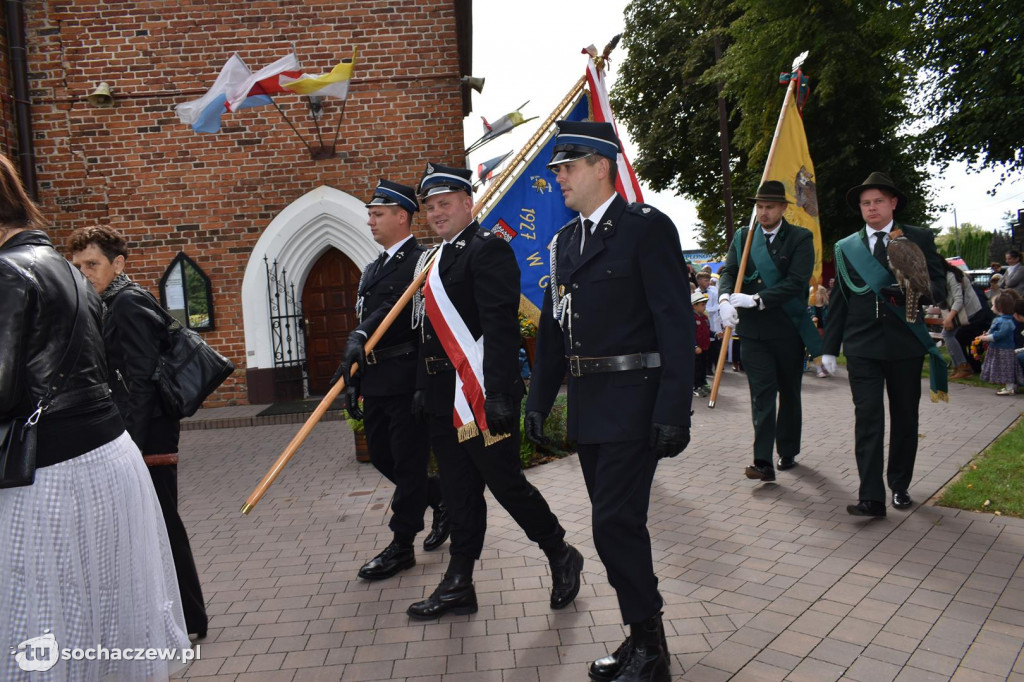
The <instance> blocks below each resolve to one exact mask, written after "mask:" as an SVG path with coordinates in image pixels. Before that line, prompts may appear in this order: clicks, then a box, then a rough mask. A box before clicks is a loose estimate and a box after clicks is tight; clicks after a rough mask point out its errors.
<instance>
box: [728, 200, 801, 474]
mask: <svg viewBox="0 0 1024 682" xmlns="http://www.w3.org/2000/svg"><path fill="white" fill-rule="evenodd" d="M751 201H753V202H754V206H755V215H756V217H757V222H758V225H760V227H759V228H754V229H755V232H754V236H753V238H752V239H751V244H750V256H749V259H748V261H747V265H746V269H745V271H744V277H743V286H742V287H739V288H740V289H741V290H742V293H734V291H735V290H736V288H737V287H736V275H737V274H738V272H739V265H740V259H741V258H742V256H743V245H744V244H745V243H746V239H747V228H743V229H741V230H739V232H737V233H736V236H735V237H734V238H733V242H732V245H731V246H730V247H729V253H728V255H727V256H726V259H725V265H724V266H723V267H722V270H721V273H720V274H721V280H720V281H719V285H718V287H719V288H718V292H719V293H718V296H719V306H720V308H719V312H720V314H721V315H722V324H724V325H726V326H729V327H736V332H737V334H738V335H739V336H740V338H742V339H743V341H742V342H741V343H742V344H743V368H744V369H745V370H746V373H747V383H748V384H749V385H750V403H751V405H750V412H751V417H752V418H753V422H754V463H753V465H751V466H748V467H747V469H746V472H745V473H746V476H747V478H753V479H756V480H759V481H765V482H769V481H774V480H775V466H774V465H773V464H772V459H773V457H772V455H773V453H774V452H775V451H776V449H778V453H779V461H778V464H779V469H780V470H786V469H792V468H793V467H794V466H796V456H797V455H798V454H799V453H800V430H801V424H802V415H803V412H802V408H801V406H800V382H801V381H802V379H803V375H804V372H803V362H804V347H805V346H806V348H807V350H808V351H809V352H810V353H811V356H812V357H818V356H819V355H821V337H820V336H819V335H818V330H817V329H815V328H814V324H813V323H812V322H811V319H810V317H809V316H808V314H807V287H808V285H809V284H810V281H811V274H812V273H813V272H814V236H813V235H812V234H811V231H810V230H806V229H804V228H802V227H800V226H798V225H791V224H790V223H789V222H787V221H786V219H785V218H783V217H782V216H783V214H784V213H785V212H786V208H787V207H788V206H789V204H790V203H791V202H790V201H789V199H787V198H786V188H785V186H784V185H783V184H782V183H781V182H779V181H777V180H769V181H767V182H765V183H764V184H763V185H761V187H760V188H759V189H758V190H757V195H756V196H754V197H753V198H751ZM776 397H778V413H776V408H775V400H776Z"/></svg>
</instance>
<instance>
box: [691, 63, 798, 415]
mask: <svg viewBox="0 0 1024 682" xmlns="http://www.w3.org/2000/svg"><path fill="white" fill-rule="evenodd" d="M806 58H807V53H806V52H804V53H803V54H801V55H800V56H798V57H797V58H796V59H795V60H794V61H793V69H792V71H794V72H795V71H797V70H798V69H799V68H800V65H801V64H803V63H804V59H806ZM795 88H796V79H791V80H790V81H789V86H788V87H787V88H786V96H785V98H784V99H783V100H782V111H780V112H779V121H778V123H776V124H775V136H774V137H772V146H771V148H770V149H769V150H768V161H767V162H765V164H764V172H762V173H761V182H760V183H758V186H760V185H763V184H764V183H765V181H766V180H767V179H768V173H769V171H770V170H771V167H772V160H773V159H774V158H775V148H776V147H777V146H778V143H779V134H780V133H781V132H782V122H783V121H784V120H785V119H786V109H788V108H789V107H788V106H787V105H788V104H789V97H790V95H791V94H792V93H793V91H794V90H795ZM756 219H757V209H756V208H755V209H754V210H753V211H751V213H750V225H749V227H748V228H747V238H746V239H745V240H743V255H742V256H741V257H740V265H739V268H738V269H737V270H736V284H735V285H734V286H733V292H734V293H737V294H739V293H742V290H743V276H744V275H745V274H746V270H747V259H748V258H749V257H750V245H751V244H752V243H753V237H754V225H755V224H756ZM730 248H732V245H731V244H730ZM731 339H732V327H726V328H725V329H723V330H722V350H721V351H720V352H719V353H718V364H717V365H716V366H715V379H714V381H713V382H712V383H711V396H710V397H709V398H708V407H714V406H715V400H716V399H717V398H718V388H719V386H721V384H722V371H723V370H724V369H725V360H726V358H727V357H728V355H729V341H730V340H731Z"/></svg>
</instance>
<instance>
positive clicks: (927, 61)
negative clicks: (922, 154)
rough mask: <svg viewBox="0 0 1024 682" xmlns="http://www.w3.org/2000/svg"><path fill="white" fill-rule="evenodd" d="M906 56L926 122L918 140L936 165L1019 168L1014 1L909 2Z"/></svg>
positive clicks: (1022, 48) (1022, 131) (1023, 103)
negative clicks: (911, 17) (918, 74)
mask: <svg viewBox="0 0 1024 682" xmlns="http://www.w3.org/2000/svg"><path fill="white" fill-rule="evenodd" d="M912 6H913V8H914V9H915V10H916V20H915V21H914V24H913V27H912V30H911V31H910V32H909V33H908V35H909V36H910V39H911V44H910V46H909V49H908V53H907V54H908V55H909V56H911V57H912V63H913V65H914V66H916V67H918V68H920V69H921V70H922V78H921V79H920V84H921V91H922V92H921V96H922V101H923V105H924V109H925V112H926V113H927V114H928V115H929V116H930V117H931V120H932V121H933V124H932V125H931V126H930V127H929V128H928V129H927V130H926V131H925V133H924V135H923V139H924V141H925V143H926V144H927V145H928V147H929V149H930V150H931V154H932V158H933V159H934V160H935V161H936V162H938V163H940V164H941V165H943V166H944V165H945V164H947V163H948V162H949V161H951V160H962V161H966V162H967V163H968V164H971V165H973V166H975V167H978V166H980V167H989V168H996V167H1000V166H1001V167H1003V169H1004V174H1003V178H1004V179H1005V177H1006V175H1007V174H1008V173H1009V172H1016V173H1020V172H1022V171H1024V151H1022V150H1024V40H1022V39H1021V36H1022V35H1024V12H1022V11H1021V6H1020V3H1019V2H1017V1H1016V0H990V1H987V2H978V1H977V0H913V1H912Z"/></svg>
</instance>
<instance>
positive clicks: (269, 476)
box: [242, 36, 619, 514]
mask: <svg viewBox="0 0 1024 682" xmlns="http://www.w3.org/2000/svg"><path fill="white" fill-rule="evenodd" d="M618 39H619V36H615V38H613V39H612V40H611V42H609V43H608V45H606V46H605V48H604V53H603V54H602V55H601V56H600V57H598V59H599V60H601V62H600V64H599V65H601V64H603V60H606V59H607V58H608V55H609V54H610V53H611V51H612V50H613V49H614V48H615V45H616V44H617V43H618ZM586 83H587V77H586V75H584V76H582V77H581V78H580V79H579V80H578V81H577V82H576V84H575V85H573V86H572V88H571V89H570V90H569V93H568V94H567V95H566V96H565V97H563V98H562V101H561V102H559V103H558V106H557V107H556V108H555V110H554V111H552V112H551V115H550V116H549V117H548V118H547V120H545V121H544V123H543V124H542V125H541V127H540V128H539V129H538V130H537V132H536V133H534V134H533V137H531V138H530V140H529V141H528V142H527V143H526V145H524V146H523V148H522V150H520V152H519V154H517V155H516V156H515V158H513V159H512V163H510V164H509V165H508V166H507V167H506V168H505V170H504V172H502V174H501V175H500V176H499V177H498V179H497V180H496V181H495V182H493V183H491V185H490V186H489V187H488V188H487V191H486V192H484V194H483V196H482V197H481V198H480V201H479V202H475V203H474V205H473V218H474V219H475V218H476V216H477V215H478V214H479V213H480V212H481V211H482V210H483V208H484V206H485V205H486V203H487V202H488V201H489V200H490V199H491V198H492V197H493V195H494V193H495V192H496V191H497V190H498V188H499V187H501V186H502V184H503V183H504V182H505V181H506V180H507V179H508V178H509V177H510V176H511V175H512V171H513V170H514V169H515V167H516V165H518V164H519V163H520V162H522V161H523V159H525V158H526V156H527V154H528V153H529V152H530V150H531V149H532V148H533V147H534V146H535V145H536V144H537V142H538V141H539V140H540V139H541V138H542V137H543V136H544V134H545V133H546V132H547V130H548V128H550V127H551V126H552V125H554V123H555V121H556V120H557V119H558V117H559V116H560V115H561V114H562V111H563V110H564V109H565V107H566V106H567V105H568V104H569V103H570V102H572V100H573V99H574V98H575V97H576V95H578V94H579V93H580V91H581V90H582V89H583V86H585V85H586ZM346 101H347V98H346ZM342 106H343V107H344V103H343V104H342ZM282 114H283V112H282ZM339 126H340V122H339ZM303 141H305V140H303ZM307 146H308V145H307ZM438 252H439V251H438ZM435 258H437V252H435V254H434V255H433V256H432V257H431V259H430V261H429V262H428V263H427V265H426V266H425V267H424V268H423V272H421V273H420V274H419V276H418V277H416V278H415V279H413V281H412V283H411V284H409V287H408V288H407V289H406V290H405V292H404V293H403V294H402V296H401V298H399V299H398V301H397V302H396V303H395V305H394V306H392V307H391V310H390V311H388V314H387V316H386V317H385V318H384V319H383V320H381V323H380V325H379V326H378V327H377V329H376V331H374V332H373V335H371V336H370V338H369V339H367V341H366V344H365V345H364V346H363V348H364V349H365V350H366V351H367V352H369V351H371V350H373V348H374V347H375V346H376V345H377V343H378V342H379V341H380V339H381V337H382V336H384V333H385V332H386V331H387V330H388V329H389V328H390V327H391V325H392V324H394V322H395V320H396V319H397V318H398V316H399V315H400V314H401V312H402V310H404V309H405V306H406V305H408V304H409V301H410V300H412V297H413V295H414V294H415V293H416V291H417V290H418V289H419V288H420V287H421V286H422V285H423V281H424V280H425V279H426V278H427V273H429V272H430V266H431V265H432V264H433V261H434V259H435ZM358 369H359V363H353V364H352V369H351V371H352V372H355V371H356V370H358ZM344 388H345V382H344V380H342V379H339V380H338V381H337V382H335V384H334V385H333V386H331V388H330V390H329V391H327V395H325V396H324V398H323V400H321V401H320V404H319V405H317V406H316V409H315V410H313V414H311V415H309V418H308V419H307V420H306V423H305V424H303V425H302V428H301V429H299V432H298V433H296V434H295V437H294V438H292V440H291V442H290V443H288V446H287V447H286V448H285V449H284V451H283V452H282V453H281V455H280V456H279V457H278V458H277V461H276V462H274V465H273V466H272V467H270V470H269V471H268V472H267V473H266V475H264V476H263V480H261V481H260V482H259V485H257V486H256V488H255V490H253V491H252V493H251V494H250V495H249V497H248V499H246V501H245V504H243V505H242V513H243V514H248V513H249V512H251V511H252V510H253V507H255V506H256V504H257V503H258V502H259V501H260V499H262V497H263V496H264V495H265V494H266V492H267V490H269V489H270V486H271V484H273V482H274V480H275V479H276V478H277V476H278V474H280V473H281V471H282V470H283V469H284V467H285V465H287V464H288V462H289V460H291V458H292V456H294V455H295V453H296V452H297V451H298V449H299V447H300V446H301V445H302V443H303V442H304V441H305V440H306V438H308V437H309V434H310V433H312V431H313V428H314V427H316V425H317V424H318V423H319V422H320V419H321V418H322V417H323V416H324V414H325V413H326V412H327V409H328V408H329V407H330V406H331V404H332V403H333V402H334V400H335V398H337V397H338V395H339V394H340V393H341V391H342V390H343V389H344Z"/></svg>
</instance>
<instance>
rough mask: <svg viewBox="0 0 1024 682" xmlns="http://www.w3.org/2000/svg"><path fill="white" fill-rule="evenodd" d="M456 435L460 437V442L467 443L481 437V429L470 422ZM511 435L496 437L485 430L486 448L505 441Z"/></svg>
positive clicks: (501, 434) (504, 434)
mask: <svg viewBox="0 0 1024 682" xmlns="http://www.w3.org/2000/svg"><path fill="white" fill-rule="evenodd" d="M456 433H457V435H458V438H459V442H460V443H465V442H466V441H467V440H469V439H470V438H476V437H477V436H479V435H480V428H479V427H478V426H477V425H476V422H475V421H472V422H469V423H468V424H463V425H462V426H460V427H459V429H458V431H457V432H456ZM511 435H512V434H510V433H499V434H498V435H497V436H495V435H494V434H492V433H491V432H490V430H489V429H488V430H485V431H484V447H487V446H488V445H494V444H495V443H498V442H500V441H503V440H505V439H506V438H508V437H509V436H511Z"/></svg>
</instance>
